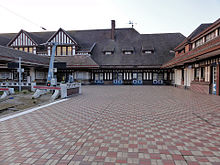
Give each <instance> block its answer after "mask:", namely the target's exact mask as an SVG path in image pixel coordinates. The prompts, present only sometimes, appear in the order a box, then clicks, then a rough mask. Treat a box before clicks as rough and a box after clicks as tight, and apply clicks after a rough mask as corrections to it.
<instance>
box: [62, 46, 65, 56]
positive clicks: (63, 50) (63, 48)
mask: <svg viewBox="0 0 220 165" xmlns="http://www.w3.org/2000/svg"><path fill="white" fill-rule="evenodd" d="M62 55H66V47H65V46H63V47H62Z"/></svg>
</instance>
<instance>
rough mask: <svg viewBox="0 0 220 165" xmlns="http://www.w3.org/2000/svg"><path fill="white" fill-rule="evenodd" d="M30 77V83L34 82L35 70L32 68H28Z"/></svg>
mask: <svg viewBox="0 0 220 165" xmlns="http://www.w3.org/2000/svg"><path fill="white" fill-rule="evenodd" d="M30 76H31V82H33V81H35V69H34V67H32V68H30Z"/></svg>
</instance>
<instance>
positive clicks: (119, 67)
mask: <svg viewBox="0 0 220 165" xmlns="http://www.w3.org/2000/svg"><path fill="white" fill-rule="evenodd" d="M115 26H116V25H115V21H114V20H112V22H111V28H110V29H98V30H67V31H66V30H64V29H62V28H60V29H58V30H57V31H46V32H45V31H44V32H27V31H25V30H20V32H18V33H2V34H0V45H1V46H0V81H5V80H6V79H7V80H8V81H14V80H17V72H16V69H9V68H7V63H8V62H9V61H17V59H18V57H19V56H21V55H22V67H23V68H24V70H25V71H24V73H23V81H30V82H32V81H36V82H37V83H43V82H44V83H45V82H46V78H47V70H48V65H49V57H50V56H51V53H52V47H51V44H50V43H52V42H55V43H58V45H57V47H56V53H55V54H56V56H55V61H57V62H66V64H67V67H66V68H63V69H58V70H57V72H56V73H55V75H56V77H57V79H58V82H61V81H65V80H67V79H68V77H69V75H72V76H74V79H75V80H76V81H80V82H82V83H84V84H139V85H142V84H143V85H146V84H171V83H172V81H174V72H173V68H172V67H167V68H165V67H164V68H161V67H162V65H163V64H165V63H167V62H168V61H170V60H172V59H173V57H174V56H175V51H174V48H175V47H177V46H178V45H179V44H180V43H181V42H182V41H183V40H184V39H185V37H184V36H183V35H182V34H181V33H160V34H140V33H139V32H137V31H136V30H135V29H134V28H116V27H115ZM2 52H3V54H4V55H3V54H2ZM7 52H10V53H7ZM6 54H7V55H6ZM3 56H8V57H4V58H3ZM11 56H13V58H11ZM14 56H16V57H14ZM6 59H7V60H6ZM25 61H28V62H25Z"/></svg>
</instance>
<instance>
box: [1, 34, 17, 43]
mask: <svg viewBox="0 0 220 165" xmlns="http://www.w3.org/2000/svg"><path fill="white" fill-rule="evenodd" d="M16 35H17V33H1V34H0V45H2V46H6V45H7V44H8V43H9V42H10V41H11V40H12V39H13V38H14V37H15V36H16Z"/></svg>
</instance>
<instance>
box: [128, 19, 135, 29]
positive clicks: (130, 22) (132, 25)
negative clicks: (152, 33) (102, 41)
mask: <svg viewBox="0 0 220 165" xmlns="http://www.w3.org/2000/svg"><path fill="white" fill-rule="evenodd" d="M128 24H130V25H131V27H132V28H134V24H135V25H137V23H134V22H133V21H131V20H129V22H128Z"/></svg>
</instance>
